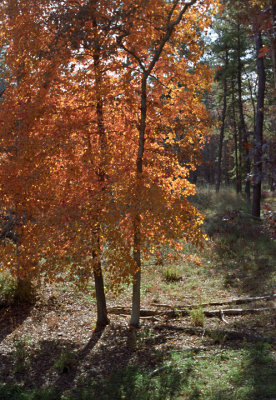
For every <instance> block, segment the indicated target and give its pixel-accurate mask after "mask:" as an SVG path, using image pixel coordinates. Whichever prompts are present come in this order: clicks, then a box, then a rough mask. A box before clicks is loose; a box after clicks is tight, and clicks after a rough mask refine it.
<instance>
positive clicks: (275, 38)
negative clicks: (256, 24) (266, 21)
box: [271, 0, 276, 93]
mask: <svg viewBox="0 0 276 400" xmlns="http://www.w3.org/2000/svg"><path fill="white" fill-rule="evenodd" d="M271 9H272V41H271V53H272V61H273V73H274V91H275V93H276V0H271Z"/></svg>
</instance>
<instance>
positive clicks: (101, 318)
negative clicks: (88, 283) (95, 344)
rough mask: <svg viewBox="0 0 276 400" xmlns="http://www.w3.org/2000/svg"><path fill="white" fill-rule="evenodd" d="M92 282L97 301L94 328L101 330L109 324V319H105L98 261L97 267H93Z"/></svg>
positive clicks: (105, 313)
mask: <svg viewBox="0 0 276 400" xmlns="http://www.w3.org/2000/svg"><path fill="white" fill-rule="evenodd" d="M93 275H94V280H95V289H96V300H97V323H96V328H97V329H101V328H104V327H105V326H106V325H108V324H109V319H108V317H107V308H106V300H105V292H104V280H103V274H102V268H101V263H100V261H99V262H98V265H97V266H94V271H93Z"/></svg>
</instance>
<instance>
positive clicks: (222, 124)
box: [216, 50, 228, 193]
mask: <svg viewBox="0 0 276 400" xmlns="http://www.w3.org/2000/svg"><path fill="white" fill-rule="evenodd" d="M227 65H228V51H227V50H226V58H225V67H227ZM226 109H227V78H226V76H225V78H224V81H223V108H222V115H221V127H220V134H219V149H218V165H217V182H216V192H217V193H218V192H219V189H220V184H221V160H222V149H223V140H224V129H225V117H226Z"/></svg>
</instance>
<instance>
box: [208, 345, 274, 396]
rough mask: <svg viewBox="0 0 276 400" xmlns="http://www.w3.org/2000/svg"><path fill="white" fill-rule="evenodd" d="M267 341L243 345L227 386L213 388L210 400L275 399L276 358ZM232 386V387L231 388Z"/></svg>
mask: <svg viewBox="0 0 276 400" xmlns="http://www.w3.org/2000/svg"><path fill="white" fill-rule="evenodd" d="M271 350H272V348H271V346H270V345H269V344H267V343H257V344H251V345H247V346H245V349H244V352H243V358H242V361H241V364H240V368H239V369H238V370H236V371H235V372H234V373H233V375H232V376H231V378H230V381H229V387H228V388H225V387H224V388H217V389H215V388H214V390H213V392H212V396H211V397H210V399H212V400H249V399H250V400H275V398H276V360H275V356H274V355H273V353H272V351H271ZM233 388H234V389H233Z"/></svg>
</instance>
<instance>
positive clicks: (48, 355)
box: [0, 326, 190, 400]
mask: <svg viewBox="0 0 276 400" xmlns="http://www.w3.org/2000/svg"><path fill="white" fill-rule="evenodd" d="M128 335H129V329H128V328H126V327H125V328H123V327H121V326H112V327H108V328H107V329H106V331H102V332H94V333H93V335H92V337H91V339H90V340H89V342H88V343H87V344H86V345H85V347H82V348H80V347H79V346H77V345H76V344H75V343H73V342H69V341H64V340H62V339H60V340H55V341H42V342H38V343H37V345H36V348H35V349H33V350H32V351H31V352H30V354H27V355H26V359H25V360H24V363H25V365H23V368H22V370H21V371H20V372H17V373H14V359H15V358H16V352H15V351H14V352H13V353H12V354H8V355H7V356H5V357H6V359H5V360H4V358H2V360H1V361H3V362H4V365H3V364H2V365H3V367H4V368H5V369H6V374H5V375H6V378H7V379H3V378H5V377H3V378H2V381H4V382H5V385H4V386H1V383H0V398H1V399H9V400H13V399H14V400H15V399H16V400H18V399H21V398H22V399H23V398H24V399H25V398H30V399H33V398H34V399H40V397H39V396H40V393H42V394H41V398H42V399H44V398H45V399H51V400H52V399H55V400H58V399H61V398H62V396H63V397H64V396H65V397H64V398H66V399H94V398H101V399H112V400H116V399H118V400H119V399H126V398H127V399H128V398H131V399H133V400H134V399H139V400H140V399H143V400H146V399H160V400H161V399H167V398H173V396H174V395H175V394H176V393H177V392H178V390H179V389H180V386H181V382H183V379H184V377H183V375H182V374H180V371H179V370H178V369H177V368H175V367H174V366H170V365H166V363H165V360H164V354H165V353H163V352H158V351H156V350H155V347H154V346H155V345H156V344H161V343H165V342H166V341H167V340H168V337H167V335H166V334H165V333H164V334H160V335H158V336H156V340H155V338H154V337H153V336H146V337H145V336H144V334H142V335H140V337H139V338H138V340H137V348H136V351H133V350H132V349H130V348H129V346H128ZM147 335H148V332H147ZM100 338H101V342H100V344H99V343H98V341H99V339H100ZM64 354H67V356H66V357H65V358H63V355H64ZM68 355H69V357H68ZM164 363H165V364H164ZM156 368H157V370H158V371H157V372H156V373H154V374H153V375H151V373H152V371H154V370H155V369H156ZM159 368H160V370H159ZM189 372H190V371H189V370H188V369H187V370H186V371H185V379H186V377H187V376H188V375H189ZM153 376H154V377H153ZM2 385H3V384H2ZM19 389H20V390H19ZM27 393H28V395H29V397H28V396H27ZM21 395H22V397H21ZM24 396H25V397H24ZM32 396H33V397H32ZM43 396H44V397H43Z"/></svg>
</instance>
